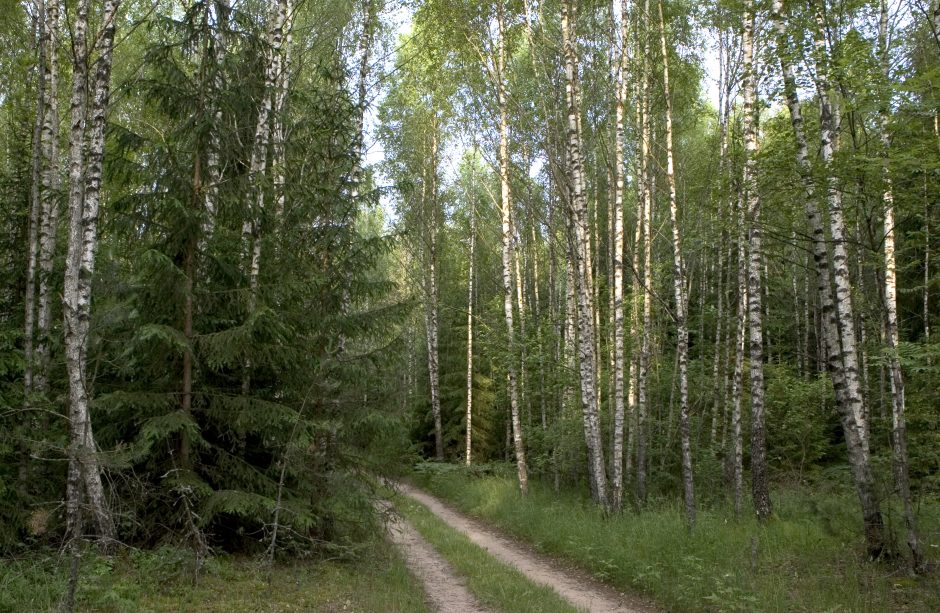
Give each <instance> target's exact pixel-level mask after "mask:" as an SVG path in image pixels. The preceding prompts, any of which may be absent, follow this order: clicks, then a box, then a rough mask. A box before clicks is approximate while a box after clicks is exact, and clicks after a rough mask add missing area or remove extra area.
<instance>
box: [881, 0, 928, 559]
mask: <svg viewBox="0 0 940 613" xmlns="http://www.w3.org/2000/svg"><path fill="white" fill-rule="evenodd" d="M878 39H879V55H880V58H879V59H880V62H881V71H882V77H883V78H884V80H885V85H887V84H888V83H890V78H891V74H890V58H889V57H888V54H889V48H888V2H887V0H881V15H880V20H879V28H878ZM888 104H889V100H888V99H885V100H883V101H882V107H881V112H880V119H881V144H882V147H884V153H883V155H884V158H883V165H882V180H883V181H884V196H883V201H884V232H885V238H884V258H885V286H884V300H885V332H886V334H885V337H886V340H887V341H888V350H889V355H888V369H889V371H890V373H891V377H890V379H889V380H890V382H891V400H892V402H891V409H892V410H891V443H892V447H893V450H894V480H895V485H896V486H897V489H898V495H899V496H900V497H901V504H902V506H903V509H904V523H905V524H906V525H907V545H908V548H909V549H910V550H911V557H912V562H913V567H914V569H915V571H921V570H923V566H924V562H923V554H922V552H921V547H920V536H919V535H918V532H917V518H916V516H915V515H914V507H913V505H912V504H911V483H910V478H909V477H908V470H907V422H906V420H905V416H904V411H905V399H904V376H903V373H902V372H901V361H900V359H899V358H898V345H899V343H900V334H899V331H898V280H897V262H896V261H895V254H894V245H895V241H894V190H893V185H892V181H891V168H890V160H889V157H888V156H889V152H890V148H891V136H890V134H889V133H888V129H889V117H888Z"/></svg>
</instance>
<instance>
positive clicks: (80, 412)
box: [63, 0, 120, 548]
mask: <svg viewBox="0 0 940 613" xmlns="http://www.w3.org/2000/svg"><path fill="white" fill-rule="evenodd" d="M119 5H120V0H106V2H105V3H104V11H103V13H104V14H103V18H102V22H101V23H102V24H103V29H102V31H101V32H100V34H99V35H98V36H97V37H96V39H97V40H98V47H99V48H100V50H101V51H100V56H99V58H98V60H97V62H96V63H95V76H94V81H93V83H94V92H93V96H92V101H91V105H90V108H89V105H88V100H87V97H88V88H87V77H88V69H89V63H90V50H89V48H88V41H87V30H88V0H80V2H79V4H78V7H77V8H76V13H75V28H74V34H73V41H72V48H73V53H74V63H73V67H72V79H73V84H72V102H71V134H70V143H69V147H70V152H69V179H70V187H69V241H68V242H69V245H68V254H67V257H66V262H65V287H64V296H63V309H64V312H65V353H66V369H67V371H68V379H69V422H70V449H69V461H70V468H69V472H70V477H69V479H70V482H72V483H74V482H75V480H76V477H75V475H74V474H72V473H78V474H79V475H80V479H81V483H82V487H83V489H84V492H83V494H84V499H85V503H86V504H87V505H88V506H89V507H90V510H91V514H92V516H93V517H94V519H95V524H96V527H97V530H98V536H99V538H100V539H101V541H102V543H103V545H104V547H105V548H107V547H108V546H109V545H110V544H111V542H112V541H113V539H114V522H113V520H112V518H111V512H110V510H109V508H108V504H107V500H106V497H105V492H104V485H103V483H102V480H101V467H100V464H99V462H98V458H97V455H96V449H95V439H94V434H93V432H92V424H91V414H90V411H89V406H88V405H89V398H88V390H89V381H88V378H87V376H86V373H87V361H88V335H89V331H90V327H91V289H92V278H93V276H94V269H95V251H96V249H97V243H98V209H99V204H100V201H101V167H102V161H103V158H104V129H105V113H106V112H107V108H108V97H109V93H110V81H111V50H112V47H113V45H114V31H115V23H116V17H117V10H118V8H119ZM89 111H90V112H89ZM86 122H87V129H86ZM77 489H78V488H77V487H76V486H75V485H71V486H70V487H69V490H70V491H69V493H70V494H71V496H75V497H77V496H79V492H78V491H77ZM78 507H79V503H78V502H77V501H75V500H71V499H70V500H69V503H68V508H69V511H70V513H75V512H77V510H78ZM80 523H81V522H80V521H77V520H76V519H73V518H71V517H70V527H71V528H73V529H75V528H76V527H77V526H78V525H80ZM71 536H72V537H73V538H74V537H77V536H78V534H75V533H73V534H72V535H71Z"/></svg>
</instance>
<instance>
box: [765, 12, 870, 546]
mask: <svg viewBox="0 0 940 613" xmlns="http://www.w3.org/2000/svg"><path fill="white" fill-rule="evenodd" d="M772 16H773V20H774V24H775V28H776V31H777V59H778V60H779V62H780V71H781V75H782V77H783V81H784V96H785V98H786V103H787V107H788V109H789V112H790V124H791V128H792V130H793V137H794V140H795V142H796V161H797V166H798V168H799V169H800V175H801V178H802V182H803V196H804V206H805V209H806V217H807V219H808V221H809V225H810V230H811V232H812V246H813V260H814V263H815V267H816V282H817V296H818V300H819V304H820V309H821V313H820V320H821V329H822V339H821V340H822V343H821V344H822V349H823V353H824V357H825V360H824V361H825V362H826V364H827V367H828V370H829V374H830V377H831V378H832V383H833V387H834V389H835V395H836V404H837V406H838V407H839V412H840V416H841V420H842V431H843V433H844V435H845V440H846V448H847V450H848V455H849V463H850V465H851V467H852V476H853V480H854V482H855V488H856V492H857V494H858V497H859V502H860V503H861V507H862V516H863V521H864V523H865V538H866V543H867V547H868V553H869V555H870V556H872V557H878V556H880V555H881V554H882V552H883V551H884V548H885V544H886V541H885V534H884V520H883V518H882V515H881V507H880V503H879V500H878V496H877V492H876V490H875V482H874V475H873V473H872V467H871V462H870V459H869V454H868V452H867V447H866V445H865V443H864V440H865V439H864V436H863V435H862V429H861V428H860V427H859V423H858V417H859V415H860V414H861V411H860V409H861V398H860V397H859V394H860V387H859V385H858V380H857V375H858V371H857V369H856V370H855V375H856V378H855V384H854V385H853V384H852V383H851V382H850V378H851V372H850V371H851V368H850V367H849V366H848V365H847V364H846V361H845V359H844V358H845V357H846V354H847V353H852V352H850V351H849V348H850V349H852V350H853V351H854V347H852V346H851V344H850V343H849V348H846V343H848V341H850V340H852V339H854V331H852V335H851V336H850V338H849V339H845V338H842V334H841V333H840V326H839V324H838V319H840V317H841V313H838V312H837V307H836V302H837V300H836V299H835V295H834V293H833V290H832V285H831V284H832V282H833V281H832V277H833V276H840V275H839V273H835V274H833V273H832V271H833V268H834V267H837V266H838V265H837V264H836V263H835V259H833V263H830V255H829V247H828V242H827V235H826V230H825V226H824V222H823V219H822V216H821V214H820V210H819V207H818V205H817V201H816V198H817V195H816V191H817V190H816V183H815V180H814V176H813V168H812V165H811V163H810V160H809V145H808V141H807V137H806V132H805V124H804V121H803V113H802V106H801V102H800V99H799V94H798V90H797V83H796V76H795V73H794V70H793V65H792V63H791V57H793V53H794V51H793V49H792V47H791V43H790V40H789V37H788V33H787V27H786V23H785V21H784V17H783V0H774V2H773V14H772ZM818 44H819V42H817V45H818ZM820 51H824V49H819V48H817V53H819V52H820ZM819 59H822V58H819ZM822 78H823V79H825V77H824V76H823V77H822ZM818 85H822V86H823V87H822V91H821V92H820V104H821V106H822V111H823V113H822V128H821V132H822V137H821V149H822V153H823V161H824V162H825V163H826V166H827V170H829V171H830V172H831V169H830V168H829V165H830V161H831V154H832V134H833V130H832V127H833V118H832V109H831V106H830V103H829V102H828V96H826V94H825V93H826V92H828V91H829V90H828V87H827V86H826V85H827V83H826V82H825V81H821V82H819V83H818ZM827 191H828V192H829V198H830V200H831V201H833V200H834V201H835V203H836V204H837V205H839V204H840V196H839V194H838V191H837V188H836V185H835V181H834V177H832V176H831V175H830V177H829V178H828V180H827ZM830 204H832V202H830ZM833 223H835V224H836V225H837V226H838V224H837V223H836V222H833ZM833 240H834V241H835V238H834V239H833ZM840 262H841V264H842V266H843V270H842V272H841V279H842V281H841V283H842V286H843V287H842V292H843V293H842V299H843V305H842V306H843V311H844V310H845V308H846V306H847V305H846V304H845V302H844V301H845V299H846V297H847V296H846V293H845V292H846V290H847V289H848V288H847V287H845V286H846V284H847V281H848V279H847V277H846V275H847V270H846V258H845V254H844V245H843V258H842V259H841V260H840ZM837 285H838V282H837ZM836 295H837V294H836ZM849 321H853V319H852V318H850V319H849ZM850 362H851V360H850Z"/></svg>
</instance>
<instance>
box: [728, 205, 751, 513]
mask: <svg viewBox="0 0 940 613" xmlns="http://www.w3.org/2000/svg"><path fill="white" fill-rule="evenodd" d="M738 211H739V212H738V216H739V217H738V223H739V228H740V229H739V231H738V233H739V234H738V312H737V317H736V321H737V329H736V331H735V337H734V338H735V340H734V373H733V374H732V377H731V437H732V441H731V448H732V449H731V453H730V454H729V456H728V458H727V460H728V462H727V463H726V466H730V468H731V470H730V471H729V472H730V474H731V482H732V487H733V489H734V516H735V517H736V518H740V517H741V505H742V501H743V498H744V441H743V438H742V433H741V397H742V396H743V395H744V392H743V387H744V338H745V331H746V329H747V305H748V287H747V268H746V265H745V262H746V261H747V242H746V239H745V225H744V219H745V214H744V199H743V198H739V200H738Z"/></svg>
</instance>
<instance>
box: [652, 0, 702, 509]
mask: <svg viewBox="0 0 940 613" xmlns="http://www.w3.org/2000/svg"><path fill="white" fill-rule="evenodd" d="M657 8H658V9H659V44H660V50H661V51H662V59H663V93H664V94H665V99H666V182H667V183H668V185H669V221H670V222H671V224H672V254H673V258H672V262H673V266H672V268H673V280H672V284H673V292H674V294H675V302H676V333H677V337H678V338H677V342H676V362H677V363H678V366H679V431H680V437H681V441H682V442H681V446H682V487H683V492H684V498H685V519H686V523H687V524H688V525H689V527H690V528H691V527H692V526H693V525H695V485H694V481H693V479H692V441H691V425H690V421H691V420H690V417H689V327H688V322H687V313H686V310H687V308H688V297H687V295H686V278H685V263H684V262H683V258H682V236H681V232H680V230H679V201H678V195H677V191H676V169H675V161H674V158H673V150H672V94H671V92H670V89H669V52H668V49H667V48H666V20H665V18H664V17H663V3H662V0H660V2H658V4H657Z"/></svg>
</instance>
